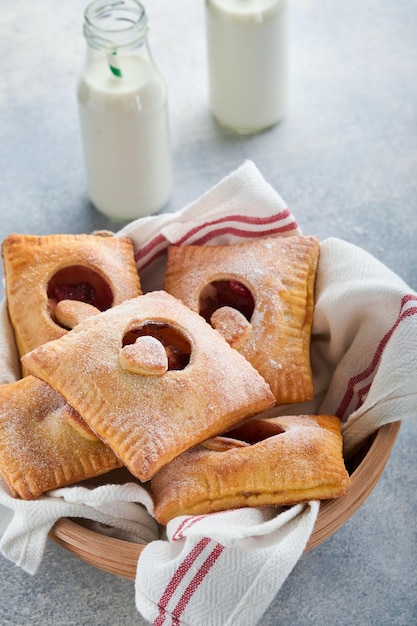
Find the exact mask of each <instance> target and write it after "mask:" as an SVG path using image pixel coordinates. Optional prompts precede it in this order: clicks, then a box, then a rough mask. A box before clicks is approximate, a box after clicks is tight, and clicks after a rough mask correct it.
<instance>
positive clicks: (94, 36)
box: [78, 0, 172, 220]
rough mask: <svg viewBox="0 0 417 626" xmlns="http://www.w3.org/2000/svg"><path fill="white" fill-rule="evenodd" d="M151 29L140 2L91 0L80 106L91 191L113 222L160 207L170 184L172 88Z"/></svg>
mask: <svg viewBox="0 0 417 626" xmlns="http://www.w3.org/2000/svg"><path fill="white" fill-rule="evenodd" d="M147 31H148V19H147V15H146V11H145V9H144V7H143V6H142V5H141V4H140V2H137V1H136V0H118V1H117V2H112V1H111V0H110V1H105V0H94V1H93V2H91V3H90V4H89V5H88V6H87V8H86V10H85V13H84V36H85V38H86V41H87V44H88V45H87V58H86V63H85V67H84V69H83V72H82V74H81V77H80V80H79V84H78V108H79V116H80V125H81V138H82V144H83V151H84V159H85V166H86V176H87V188H88V194H89V197H90V200H91V202H92V203H93V204H94V206H95V207H96V208H97V209H98V210H99V211H100V212H101V213H104V214H105V215H107V216H108V217H110V218H112V219H116V220H129V219H135V218H138V217H142V216H144V215H150V214H153V213H156V212H158V211H159V210H160V209H162V207H163V206H164V204H165V203H166V202H167V200H168V198H169V195H170V192H171V186H172V163H171V146H170V136H169V121H168V107H167V89H166V85H165V82H164V79H163V77H162V76H161V74H160V72H159V71H158V68H157V66H156V64H155V62H154V60H153V58H152V54H151V51H150V47H149V44H148V40H147Z"/></svg>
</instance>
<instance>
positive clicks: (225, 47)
mask: <svg viewBox="0 0 417 626" xmlns="http://www.w3.org/2000/svg"><path fill="white" fill-rule="evenodd" d="M287 13H288V11H287V0H206V35H207V55H208V74H209V93H210V107H211V111H212V113H213V115H214V117H215V118H216V119H217V121H218V122H219V123H220V124H221V125H222V126H225V127H227V128H229V129H232V130H234V131H236V132H238V133H248V134H249V133H257V132H260V131H262V130H265V129H267V128H270V127H271V126H273V125H274V124H276V123H277V122H278V121H279V120H280V119H281V118H282V117H283V115H284V113H285V111H286V106H287V92H288V32H287V31H288V24H287Z"/></svg>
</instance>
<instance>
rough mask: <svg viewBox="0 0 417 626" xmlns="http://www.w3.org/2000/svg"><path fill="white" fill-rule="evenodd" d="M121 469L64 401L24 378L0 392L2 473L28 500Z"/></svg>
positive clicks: (15, 492)
mask: <svg viewBox="0 0 417 626" xmlns="http://www.w3.org/2000/svg"><path fill="white" fill-rule="evenodd" d="M121 466H122V463H121V462H120V460H119V459H118V458H117V457H116V455H115V454H114V453H113V452H112V451H111V450H110V449H109V448H108V447H107V446H106V445H105V444H104V443H103V442H102V441H100V440H99V439H98V438H97V437H96V436H95V435H94V433H92V432H91V430H90V428H88V426H87V425H86V424H85V423H83V420H82V419H81V417H80V416H79V415H77V413H76V412H75V411H74V410H73V409H72V408H71V407H70V406H68V404H66V402H65V400H64V398H63V397H62V396H60V395H59V393H57V392H56V391H54V390H53V389H51V387H49V386H48V385H47V384H46V383H44V382H42V381H41V380H38V379H36V378H34V377H33V376H26V377H25V378H23V379H21V380H19V381H17V382H15V383H10V384H7V385H2V386H0V473H1V475H2V476H3V478H4V480H5V481H6V483H7V484H8V486H9V488H10V490H11V492H12V494H13V495H14V496H18V497H20V498H22V499H25V500H30V499H33V498H36V497H38V496H39V495H41V494H43V493H45V492H46V491H50V490H51V489H57V488H58V487H65V486H66V485H71V484H73V483H75V482H79V481H81V480H85V479H87V478H92V477H95V476H100V475H101V474H104V473H106V472H108V471H110V470H113V469H114V468H117V467H121Z"/></svg>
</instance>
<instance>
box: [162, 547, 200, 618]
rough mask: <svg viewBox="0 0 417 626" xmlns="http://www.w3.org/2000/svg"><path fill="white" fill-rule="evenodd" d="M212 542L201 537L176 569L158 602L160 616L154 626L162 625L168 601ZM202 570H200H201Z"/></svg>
mask: <svg viewBox="0 0 417 626" xmlns="http://www.w3.org/2000/svg"><path fill="white" fill-rule="evenodd" d="M209 543H210V539H208V538H207V537H205V538H203V539H200V541H199V542H198V543H197V544H196V545H195V546H194V548H193V549H192V550H191V552H189V553H188V554H187V556H186V557H185V559H184V560H183V561H182V563H181V565H180V566H179V567H178V568H177V569H176V570H175V573H174V575H173V576H172V578H171V580H170V581H169V583H168V585H167V586H166V588H165V591H164V593H163V594H162V596H161V599H160V601H159V602H158V608H159V613H158V617H157V618H156V619H155V621H154V623H153V624H154V626H162V624H163V623H164V621H165V617H166V607H167V606H168V602H169V601H170V599H171V598H172V596H173V595H174V593H175V590H176V589H177V587H178V586H179V584H180V583H181V581H182V580H183V578H184V576H186V575H187V573H188V572H189V571H190V568H191V566H192V565H193V563H194V562H195V560H196V559H197V558H198V557H199V556H200V554H201V553H202V552H203V550H204V548H205V547H206V546H207V545H208V544H209ZM199 571H200V570H199Z"/></svg>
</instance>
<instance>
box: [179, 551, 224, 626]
mask: <svg viewBox="0 0 417 626" xmlns="http://www.w3.org/2000/svg"><path fill="white" fill-rule="evenodd" d="M223 550H224V546H222V545H221V544H220V543H217V544H216V545H215V547H214V548H213V550H212V551H211V552H210V554H209V555H208V557H207V558H206V560H205V561H204V563H203V564H202V565H201V567H200V569H199V570H198V571H197V573H196V574H195V576H194V577H193V579H192V580H191V582H190V584H189V585H188V586H187V587H186V589H185V591H184V593H183V594H182V596H181V598H180V599H179V601H178V603H177V606H176V607H175V609H174V610H173V611H172V624H175V626H177V625H178V624H179V623H180V622H179V618H180V617H181V615H182V614H183V613H184V611H185V609H186V608H187V605H188V604H189V602H190V600H191V598H192V597H193V595H194V593H195V592H196V591H197V589H198V588H199V586H200V585H201V583H202V582H203V580H204V578H205V577H206V576H207V574H208V573H209V571H210V570H211V568H212V567H213V565H214V564H215V562H216V561H217V559H218V558H219V556H220V555H221V553H222V552H223Z"/></svg>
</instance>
